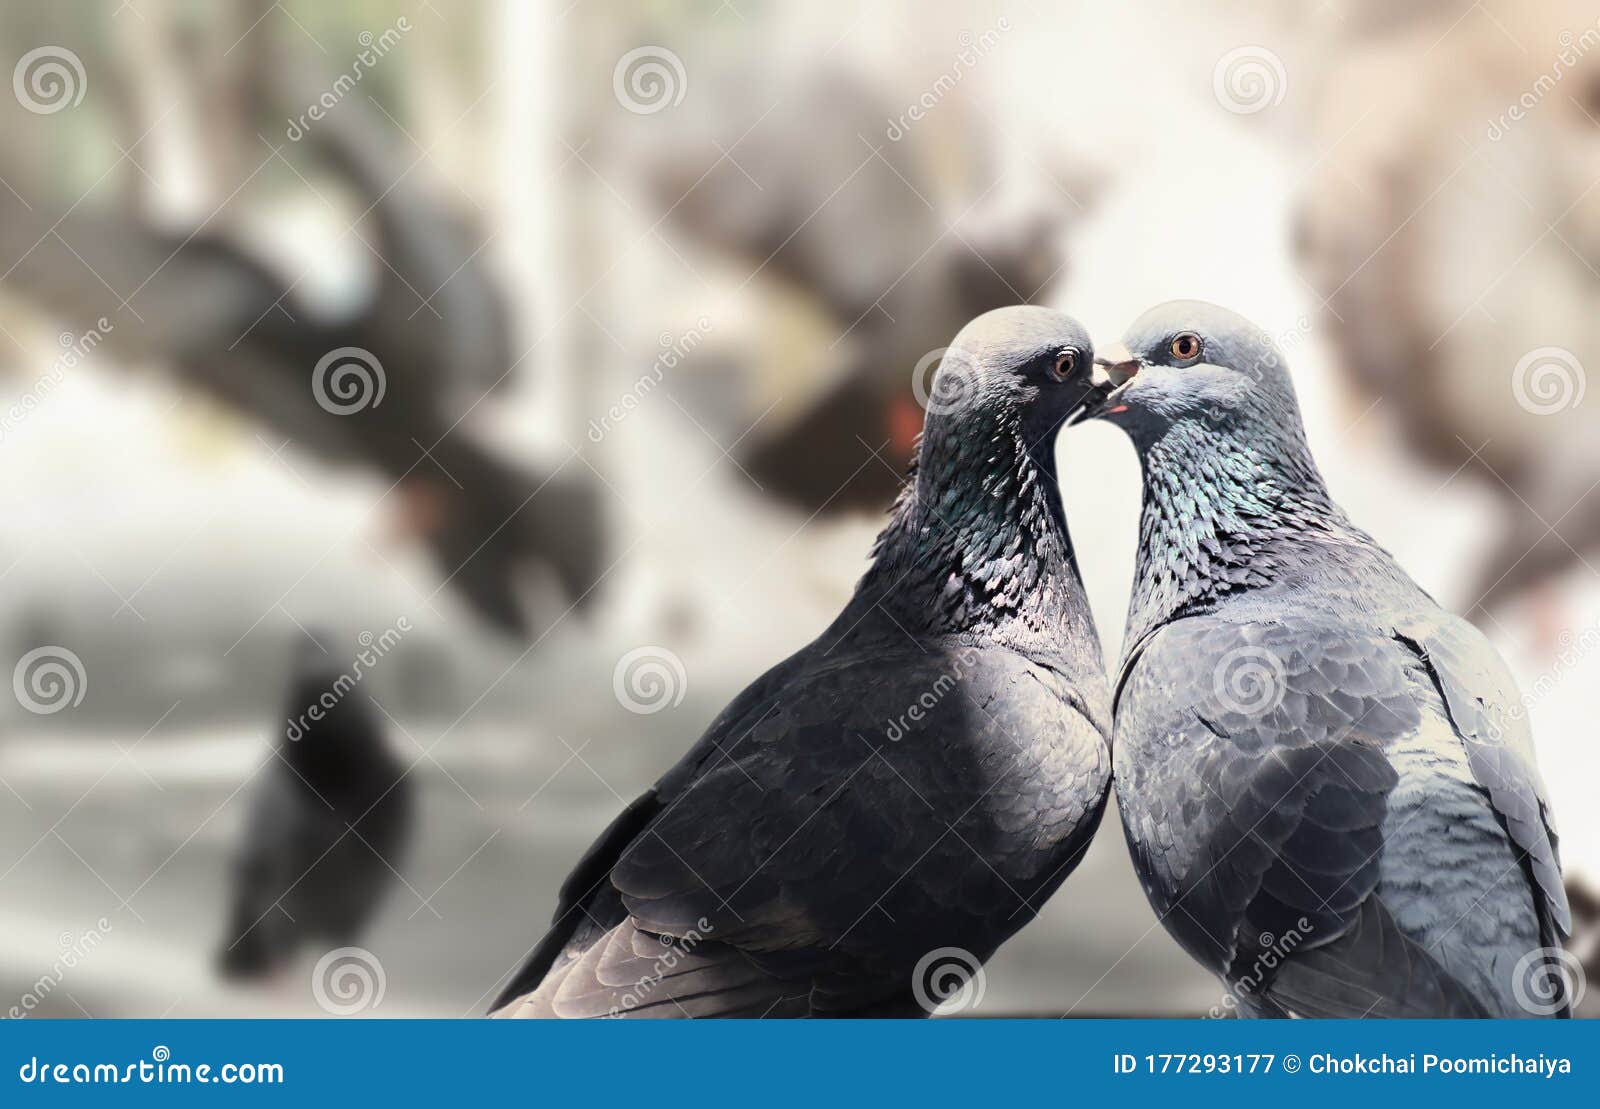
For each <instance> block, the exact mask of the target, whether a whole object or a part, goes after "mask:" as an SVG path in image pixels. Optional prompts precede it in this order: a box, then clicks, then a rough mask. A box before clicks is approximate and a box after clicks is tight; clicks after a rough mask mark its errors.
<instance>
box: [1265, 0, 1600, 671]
mask: <svg viewBox="0 0 1600 1109" xmlns="http://www.w3.org/2000/svg"><path fill="white" fill-rule="evenodd" d="M1387 7H1395V6H1394V5H1387ZM1594 18H1595V13H1594V11H1593V5H1592V4H1583V3H1577V2H1575V0H1559V2H1554V3H1541V4H1525V3H1515V4H1513V3H1505V2H1496V0H1491V2H1490V3H1487V4H1484V5H1477V6H1475V7H1473V8H1471V9H1461V8H1456V7H1454V6H1452V7H1450V8H1448V9H1445V10H1437V11H1432V12H1429V13H1428V18H1425V19H1417V20H1413V21H1407V22H1406V23H1405V24H1403V25H1401V26H1398V27H1395V28H1393V29H1390V30H1389V31H1386V32H1385V33H1383V34H1380V35H1376V36H1373V37H1371V38H1359V39H1356V40H1354V41H1353V42H1351V43H1350V44H1348V45H1347V46H1345V47H1343V48H1342V49H1341V51H1340V52H1339V53H1340V54H1341V57H1340V60H1339V62H1338V64H1336V65H1334V66H1332V67H1331V69H1330V71H1329V73H1328V75H1327V77H1326V78H1325V80H1324V81H1323V82H1322V87H1321V90H1320V92H1319V93H1318V100H1319V102H1320V104H1319V107H1318V109H1317V112H1316V116H1315V118H1314V119H1312V120H1308V121H1306V125H1305V131H1306V132H1307V133H1309V134H1310V135H1312V136H1313V138H1312V143H1311V148H1312V151H1313V152H1314V153H1315V154H1316V155H1317V157H1316V158H1315V161H1314V162H1312V163H1311V165H1310V166H1309V167H1308V169H1307V171H1306V174H1305V178H1304V181H1303V183H1302V187H1301V188H1300V190H1299V193H1300V195H1299V197H1298V200H1297V212H1296V216H1295V247H1296V252H1297V254H1298V257H1299V261H1300V264H1301V269H1302V272H1303V274H1304V276H1305V278H1306V280H1307V282H1308V283H1309V285H1310V286H1311V288H1312V289H1314V290H1315V292H1316V293H1317V295H1318V300H1319V301H1320V302H1322V303H1323V305H1324V309H1325V311H1324V316H1325V321H1324V322H1325V324H1326V327H1327V333H1328V335H1329V336H1330V338H1331V339H1332V344H1333V348H1334V353H1335V354H1336V356H1337V366H1338V368H1339V369H1340V371H1341V373H1342V374H1343V376H1344V379H1345V380H1346V381H1347V382H1348V383H1349V384H1350V385H1352V386H1353V392H1354V393H1355V394H1356V395H1358V396H1359V400H1357V401H1356V404H1355V408H1356V409H1365V408H1367V407H1368V406H1369V404H1370V405H1372V406H1375V412H1374V414H1375V415H1377V416H1378V417H1379V418H1386V419H1388V420H1390V421H1392V422H1393V423H1394V424H1395V425H1397V426H1398V428H1399V429H1400V430H1401V431H1402V432H1403V436H1402V440H1403V443H1404V446H1405V448H1406V449H1407V450H1408V451H1409V452H1411V453H1412V454H1413V455H1415V456H1417V457H1419V458H1421V459H1422V460H1424V461H1426V462H1428V463H1430V464H1432V465H1433V466H1435V467H1436V468H1437V469H1438V472H1439V474H1440V477H1441V478H1443V477H1445V476H1446V475H1450V476H1454V475H1457V474H1462V475H1466V476H1467V477H1468V478H1469V479H1470V481H1471V482H1472V483H1475V484H1477V485H1478V486H1479V487H1480V488H1481V489H1482V490H1483V492H1484V493H1485V494H1487V496H1489V497H1491V498H1493V499H1494V503H1493V513H1494V517H1495V519H1494V521H1493V523H1492V524H1491V526H1490V530H1489V531H1488V532H1487V536H1488V538H1489V542H1488V543H1487V544H1486V545H1485V549H1484V550H1482V551H1481V552H1474V553H1473V557H1474V558H1475V559H1476V561H1477V565H1476V567H1475V568H1474V570H1473V572H1472V574H1471V576H1470V578H1469V579H1468V581H1467V583H1466V585H1465V586H1464V589H1463V592H1462V594H1461V602H1460V606H1459V607H1460V608H1461V609H1462V610H1463V611H1465V612H1467V613H1468V615H1469V616H1473V617H1475V618H1476V619H1477V620H1478V621H1479V622H1480V623H1481V622H1483V621H1485V620H1488V619H1491V618H1494V619H1499V618H1502V617H1504V616H1505V615H1506V614H1507V612H1508V611H1510V609H1511V607H1512V606H1513V605H1515V604H1517V603H1518V602H1523V603H1527V602H1531V605H1530V606H1529V609H1530V611H1529V613H1528V615H1529V616H1530V617H1531V619H1532V623H1533V625H1534V628H1535V630H1536V631H1537V632H1538V634H1539V635H1540V638H1541V639H1543V640H1545V641H1546V645H1547V647H1548V646H1549V641H1550V640H1552V639H1553V638H1554V637H1555V631H1554V629H1553V628H1552V625H1556V624H1559V623H1560V622H1561V615H1562V614H1561V611H1560V608H1561V606H1560V604H1559V596H1560V588H1561V586H1562V585H1563V583H1564V581H1569V580H1570V578H1571V576H1572V574H1573V571H1575V570H1579V569H1580V568H1583V567H1587V568H1588V569H1590V570H1593V569H1594V567H1595V566H1596V565H1597V563H1596V561H1595V553H1596V551H1597V550H1600V497H1596V496H1594V495H1593V494H1594V490H1595V486H1594V479H1595V477H1596V474H1597V472H1600V448H1597V443H1600V406H1596V405H1595V403H1594V402H1593V400H1592V399H1591V400H1590V401H1589V402H1588V403H1584V393H1585V389H1586V377H1585V368H1586V367H1587V368H1590V369H1592V367H1593V366H1594V364H1595V359H1596V358H1597V357H1600V328H1597V327H1596V316H1595V311H1594V300H1595V282H1596V276H1597V274H1600V190H1596V189H1595V188H1594V187H1593V185H1594V181H1595V179H1596V177H1597V176H1600V148H1597V147H1596V145H1595V143H1594V135H1595V124H1596V120H1597V119H1600V51H1591V50H1589V49H1588V48H1587V46H1586V45H1585V44H1584V43H1577V44H1576V45H1575V41H1576V40H1575V39H1574V35H1575V34H1578V33H1582V34H1584V35H1585V36H1586V37H1585V43H1587V42H1588V41H1589V39H1588V36H1592V34H1593V33H1594V32H1593V30H1592V26H1591V25H1592V24H1593V22H1594ZM1463 228H1470V229H1471V233H1470V234H1463V233H1462V229H1463ZM1380 402H1381V403H1380ZM1463 484H1466V483H1463ZM1577 577H1579V578H1581V579H1583V580H1587V578H1586V577H1585V576H1584V575H1582V574H1578V575H1577Z"/></svg>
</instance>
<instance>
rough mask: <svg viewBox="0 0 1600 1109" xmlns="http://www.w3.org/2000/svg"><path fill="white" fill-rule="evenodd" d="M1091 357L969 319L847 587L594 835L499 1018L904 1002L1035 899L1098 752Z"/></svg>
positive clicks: (924, 998) (1012, 323) (1022, 322)
mask: <svg viewBox="0 0 1600 1109" xmlns="http://www.w3.org/2000/svg"><path fill="white" fill-rule="evenodd" d="M1091 356H1092V352H1091V349H1090V346H1089V340H1088V337H1087V336H1086V335H1085V334H1084V332H1083V330H1082V329H1081V328H1080V327H1079V326H1078V324H1077V323H1075V322H1074V321H1073V320H1071V319H1069V318H1067V317H1066V316H1063V315H1061V314H1059V313H1057V312H1052V311H1049V310H1046V309H1042V308H1032V307H1016V308H1006V309H1000V310H996V311H993V312H989V313H986V314H984V315H982V316H980V317H978V318H977V319H976V320H974V321H973V322H972V323H970V324H968V325H967V327H966V328H965V329H963V330H962V332H961V334H960V335H958V336H957V337H956V340H955V345H954V347H953V348H952V352H951V353H949V354H947V355H946V357H945V360H944V363H943V365H942V366H941V368H940V370H939V375H938V377H937V378H936V379H935V386H934V399H933V401H932V403H931V404H930V412H929V415H928V418H927V421H926V425H925V428H924V432H923V438H922V441H921V444H920V447H919V453H918V459H917V461H916V463H915V464H914V465H913V467H912V475H911V478H910V481H909V482H908V484H907V486H906V488H905V490H904V491H903V492H902V493H901V496H900V498H899V500H898V502H897V503H896V506H895V508H894V510H893V513H892V518H891V519H890V522H889V524H888V526H887V527H885V528H884V530H883V532H882V534H881V535H880V536H879V537H878V541H877V544H876V546H875V547H874V549H873V563H872V566H871V567H870V569H868V571H867V573H866V574H865V576H864V577H863V578H862V580H861V582H860V584H859V585H858V586H857V587H856V592H855V595H854V596H853V597H852V598H851V600H850V602H849V603H848V604H847V605H846V606H845V608H844V611H843V612H842V613H840V615H839V617H838V619H836V620H835V621H834V623H833V624H832V626H830V627H829V628H828V629H827V631H825V632H823V634H822V635H821V636H820V637H819V638H818V639H817V640H816V641H814V642H813V643H811V644H810V645H809V646H807V647H805V648H803V649H802V650H800V651H799V652H798V653H797V654H795V655H793V656H791V657H790V658H788V659H786V660H785V661H783V662H781V663H779V664H778V665H777V666H775V667H774V668H773V669H771V670H769V671H767V673H766V674H764V675H762V676H761V677H760V678H758V679H757V680H756V682H755V683H754V684H753V685H751V686H750V687H749V688H747V689H746V690H745V691H744V692H743V693H741V694H740V695H739V696H738V697H737V698H735V699H734V701H733V703H732V704H730V705H729V706H728V707H727V708H726V709H724V710H723V712H722V714H721V715H720V716H718V717H717V719H716V720H715V721H713V722H712V724H711V727H710V729H709V730H708V731H707V732H706V734H705V735H704V736H703V737H702V738H701V740H700V742H699V743H698V744H696V745H695V747H694V748H693V749H692V750H691V751H690V752H689V754H688V755H687V756H686V757H685V758H684V759H683V760H682V761H681V762H680V763H678V765H677V766H675V767H674V768H673V769H672V770H670V771H668V773H667V774H666V775H665V776H664V777H663V778H662V779H661V780H660V781H659V782H657V783H656V785H655V787H654V788H653V789H651V790H649V791H648V792H647V793H645V795H644V796H643V797H641V798H639V799H638V800H637V801H635V802H634V803H633V804H632V805H630V806H629V807H628V808H627V810H626V811H624V812H623V814H622V815H621V816H620V817H618V818H617V819H616V821H615V822H613V823H612V825H611V827H610V828H608V829H607V830H606V831H605V833H604V834H602V835H601V837H600V839H599V840H598V842H596V843H595V845H594V846H593V847H591V848H590V850H589V852H588V854H586V855H585V856H584V857H583V859H582V860H581V861H580V862H579V863H578V866H577V869H576V870H574V871H573V873H572V875H571V876H570V877H569V878H568V879H567V881H566V884H565V885H564V886H563V887H562V889H561V895H560V901H559V904H558V907H557V909H556V914H555V922H554V925H553V927H552V928H551V930H550V931H549V933H548V934H547V935H546V936H545V938H544V940H543V942H541V943H540V944H539V945H538V947H537V948H535V949H534V951H533V953H532V954H531V956H530V957H529V958H528V960H527V962H526V964H525V965H524V966H523V968H522V969H521V970H520V971H519V972H518V973H517V974H516V975H515V976H514V977H513V978H512V979H511V981H510V983H509V985H507V986H506V988H505V990H504V991H503V992H502V994H501V996H500V998H499V1000H498V1001H497V1002H496V1003H495V1006H494V1008H495V1010H496V1011H497V1012H498V1013H499V1014H501V1015H508V1016H535V1017H549V1016H559V1017H584V1016H607V1015H614V1016H637V1017H681V1016H695V1017H700V1016H726V1017H735V1016H748V1017H762V1016H770V1017H779V1016H782V1017H805V1016H816V1017H838V1016H921V1015H923V1014H924V1012H925V1011H926V1010H927V1009H928V1008H931V1007H932V1006H931V1004H930V1002H931V1001H932V1000H937V998H939V997H942V996H944V995H945V994H946V993H948V992H949V991H950V989H951V988H952V982H951V979H950V978H949V977H946V976H947V975H950V974H954V975H956V976H958V977H959V976H961V975H966V976H968V977H970V975H971V974H972V973H974V972H975V971H976V970H977V967H978V965H979V964H980V963H981V962H982V961H983V960H985V959H987V958H988V957H989V956H990V955H992V954H993V953H994V951H995V949H996V948H998V947H999V946H1000V944H1001V943H1002V942H1003V941H1005V940H1006V939H1007V938H1008V937H1009V936H1011V935H1012V934H1013V933H1014V932H1016V931H1017V930H1018V929H1019V928H1021V927H1022V926H1023V925H1024V924H1026V923H1027V922H1028V921H1029V920H1030V919H1032V917H1033V916H1034V914H1035V913H1036V912H1037V911H1038V909H1039V906H1040V905H1041V904H1042V903H1043V901H1044V900H1045V898H1047V897H1048V896H1049V895H1050V894H1051V892H1052V891H1053V890H1055V889H1056V887H1057V886H1059V885H1060V884H1061V882H1062V881H1063V880H1064V879H1065V878H1066V876H1067V874H1068V873H1069V872H1070V871H1071V870H1072V868H1073V866H1074V865H1075V864H1076V863H1077V861H1078V859H1079V857H1080V855H1081V854H1082V852H1083V850H1084V848H1085V847H1086V846H1087V845H1088V842H1089V839H1090V837H1091V835H1092V834H1093V833H1094V829H1095V827H1096V825H1097V824H1098V823H1099V820H1100V816H1101V813H1102V811H1103V807H1104V803H1105V797H1106V790H1107V786H1108V784H1109V776H1110V762H1111V759H1110V749H1109V747H1108V745H1107V738H1106V737H1107V736H1108V734H1109V705H1108V699H1107V690H1106V685H1105V678H1104V675H1103V673H1102V669H1101V662H1100V647H1099V642H1098V640H1097V638H1096V635H1095V630H1094V626H1093V624H1092V622H1091V620H1090V616H1089V608H1088V605H1087V603H1086V602H1085V599H1084V594H1083V588H1082V585H1081V583H1080V580H1079V577H1078V570H1077V565H1076V562H1075V561H1074V557H1073V551H1072V545H1071V542H1070V540H1069V539H1068V535H1067V526H1066V519H1065V516H1064V514H1063V511H1062V507H1061V502H1060V499H1059V495H1058V491H1057V488H1056V470H1055V459H1054V453H1053V451H1054V442H1055V435H1056V430H1057V428H1058V426H1059V425H1060V424H1061V422H1062V421H1063V420H1064V419H1065V418H1066V417H1067V416H1068V415H1069V414H1070V413H1071V412H1073V411H1074V410H1076V409H1078V408H1080V407H1081V406H1082V405H1083V404H1084V403H1085V401H1086V400H1087V399H1088V398H1089V397H1090V395H1091V385H1090V380H1089V379H1090V376H1091V374H1090V358H1091ZM946 957H948V958H947V959H946ZM919 967H920V970H921V974H922V975H926V976H927V977H928V978H929V979H930V980H927V981H925V980H924V978H923V977H920V976H919V977H916V978H915V980H914V972H917V971H919ZM930 970H933V971H934V973H933V974H929V973H928V972H929V971H930Z"/></svg>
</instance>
